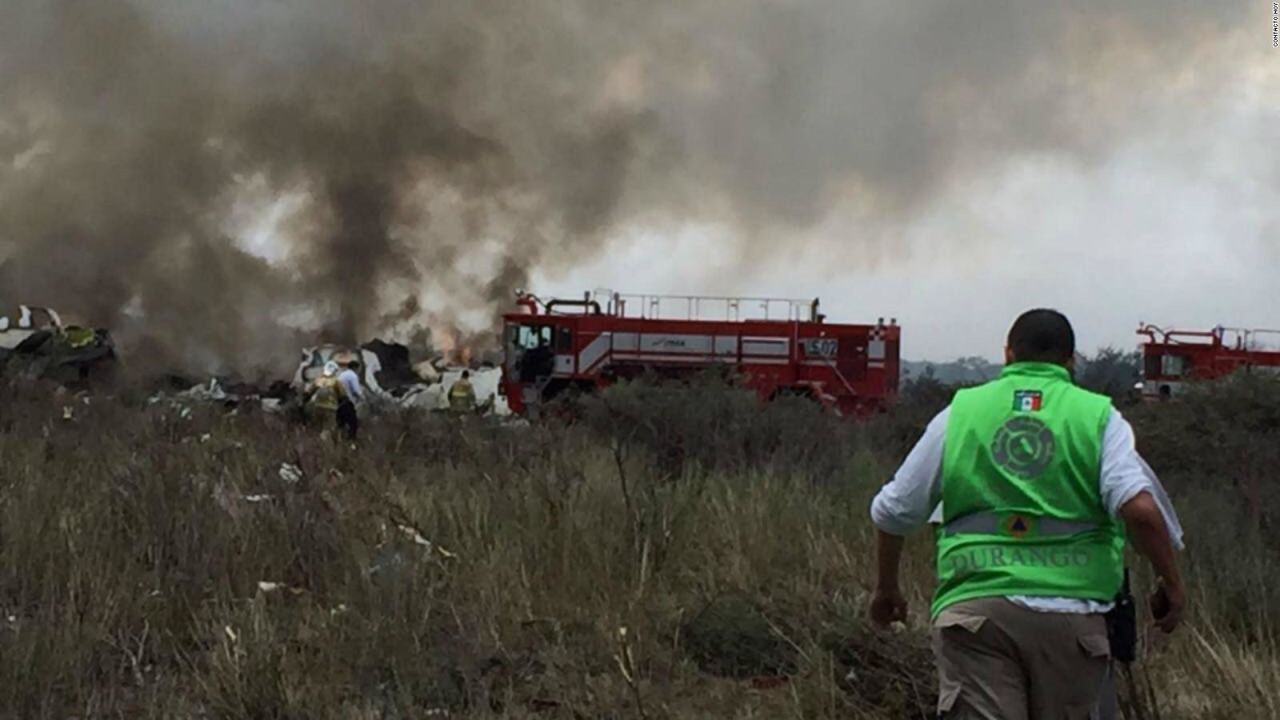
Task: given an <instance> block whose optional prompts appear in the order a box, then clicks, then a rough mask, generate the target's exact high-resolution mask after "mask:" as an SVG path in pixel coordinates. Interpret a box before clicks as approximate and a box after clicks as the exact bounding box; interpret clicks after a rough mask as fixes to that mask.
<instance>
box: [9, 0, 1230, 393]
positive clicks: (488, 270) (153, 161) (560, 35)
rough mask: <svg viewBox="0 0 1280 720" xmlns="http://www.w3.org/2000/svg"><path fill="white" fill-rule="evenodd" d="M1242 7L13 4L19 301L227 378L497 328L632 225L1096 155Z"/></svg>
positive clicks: (751, 238) (887, 214)
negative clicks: (550, 279)
mask: <svg viewBox="0 0 1280 720" xmlns="http://www.w3.org/2000/svg"><path fill="white" fill-rule="evenodd" d="M1245 9H1248V6H1247V5H1246V4H1245V3H1236V2H1225V3H1172V4H1170V3H1167V2H1161V3H1155V2H1136V3H1123V4H1118V3H1113V2H1104V1H1103V0H1085V1H1082V2H1075V3H1071V4H1069V5H1068V4H1059V3H1026V2H1012V1H1009V0H1006V1H1002V2H1001V1H990V2H971V3H945V4H939V5H937V6H936V7H926V6H925V4H920V3H898V2H847V1H845V0H809V1H805V0H670V1H668V0H642V1H641V0H619V1H618V2H608V3H601V2H589V1H588V0H558V1H554V2H553V1H551V0H546V1H545V2H543V1H534V2H509V1H504V2H499V1H497V0H469V1H468V2H457V1H452V0H416V1H411V0H379V2H357V1H356V0H345V1H344V0H276V1H275V2H269V3H268V2H251V1H250V0H240V1H237V0H185V1H182V0H132V1H131V0H7V1H6V2H5V3H4V4H3V7H2V8H0V302H4V303H6V304H10V305H11V304H16V303H17V302H26V303H31V304H48V305H52V306H55V307H58V308H61V309H63V310H64V311H65V312H67V313H69V314H72V315H78V316H80V317H81V318H82V319H84V320H85V321H88V322H92V323H96V324H102V325H106V326H109V327H113V328H115V329H116V330H117V332H118V333H121V334H124V335H125V336H126V338H127V339H130V340H131V341H132V342H134V343H136V347H140V348H149V349H150V350H152V351H153V353H154V354H155V356H157V357H162V358H164V359H165V361H166V362H172V363H179V364H184V365H186V366H189V367H192V368H200V369H210V370H218V369H228V368H239V369H248V368H252V367H259V366H276V367H278V366H279V365H280V364H281V363H282V362H284V363H287V362H288V360H290V359H292V358H293V357H294V355H293V353H294V351H295V350H296V347H297V345H298V343H299V342H300V340H301V338H304V337H306V338H308V339H315V338H316V337H319V336H323V337H328V338H330V339H334V340H340V341H350V340H354V339H358V338H362V337H365V336H368V335H370V334H373V333H376V332H383V331H389V330H391V329H397V328H398V329H399V330H401V331H405V330H406V329H412V328H414V327H422V326H424V325H430V326H433V327H437V328H453V329H454V332H459V333H465V332H469V331H475V330H481V329H484V328H487V327H489V326H490V324H491V322H492V319H493V318H494V316H495V314H496V312H497V311H498V310H499V309H500V308H502V307H503V306H504V305H505V304H506V302H507V300H508V298H509V296H510V293H511V291H512V290H513V289H514V288H516V287H519V286H521V285H522V284H523V283H524V282H525V279H526V277H527V275H528V273H529V272H530V271H531V270H532V269H534V268H545V267H564V266H570V265H572V264H573V263H575V262H580V261H583V260H585V259H587V258H588V257H590V255H591V254H592V253H593V252H596V251H597V250H598V249H599V248H600V247H602V245H603V243H604V242H605V241H606V240H608V239H609V238H610V237H612V236H614V235H615V234H616V233H619V232H620V231H622V230H625V229H628V228H635V227H645V228H650V229H663V228H671V227H677V226H679V225H681V224H683V223H685V222H691V221H697V222H713V223H719V224H723V225H725V226H727V227H730V228H733V229H734V231H735V233H736V234H737V235H738V236H739V237H741V238H742V242H744V243H747V244H748V245H750V246H751V247H756V245H753V243H756V244H758V241H757V240H756V238H761V237H765V236H769V237H773V238H777V237H784V238H785V237H787V233H789V232H793V231H794V232H797V233H800V232H802V231H803V230H805V229H806V228H811V227H813V226H814V225H815V224H817V223H819V222H820V221H822V220H823V219H824V218H825V217H827V216H828V214H829V213H830V211H831V210H832V208H834V207H837V206H844V207H854V208H856V209H857V212H858V213H859V214H860V215H861V216H862V217H866V218H871V219H874V220H876V221H879V222H883V223H886V224H887V225H888V226H890V227H891V226H892V224H893V222H895V220H896V219H899V218H903V217H906V216H907V215H908V214H910V213H911V212H912V211H913V210H915V209H918V208H919V207H921V206H922V205H924V204H927V203H928V202H929V200H930V198H931V196H932V195H933V194H934V193H935V192H937V191H938V189H939V188H942V187H945V186H948V185H951V184H954V183H958V182H959V183H962V182H964V181H965V178H967V177H972V176H973V175H975V174H978V173H981V172H983V170H984V168H988V167H990V166H991V165H992V164H993V163H995V162H998V161H999V160H1000V159H1002V158H1004V157H1007V156H1009V155H1010V154H1015V153H1019V152H1033V151H1038V150H1048V151H1060V152H1066V153H1070V154H1071V155H1074V156H1077V157H1080V158H1084V159H1086V160H1087V159H1088V158H1090V157H1097V156H1100V155H1105V153H1106V151H1107V149H1108V148H1109V147H1111V146H1113V145H1114V144H1115V143H1116V142H1118V141H1119V139H1120V138H1122V137H1124V136H1125V135H1126V134H1129V133H1133V132H1135V131H1136V130H1135V127H1134V123H1132V122H1130V120H1129V116H1130V114H1131V113H1132V112H1133V110H1134V108H1135V107H1137V106H1140V105H1141V104H1142V103H1143V102H1144V98H1149V97H1150V96H1152V95H1153V94H1160V93H1165V92H1175V91H1186V90H1187V88H1188V86H1196V85H1198V84H1199V83H1201V82H1205V80H1204V79H1203V78H1200V79H1197V78H1196V69H1197V65H1198V63H1201V62H1202V61H1203V58H1204V57H1206V56H1207V55H1209V54H1212V53H1213V51H1214V50H1215V49H1216V48H1218V47H1219V46H1221V45H1224V44H1226V43H1228V42H1229V41H1231V39H1232V38H1233V37H1234V35H1235V34H1236V31H1235V28H1236V27H1237V25H1239V24H1240V18H1241V16H1242V12H1241V11H1242V10H1245ZM1188 78H1190V79H1188Z"/></svg>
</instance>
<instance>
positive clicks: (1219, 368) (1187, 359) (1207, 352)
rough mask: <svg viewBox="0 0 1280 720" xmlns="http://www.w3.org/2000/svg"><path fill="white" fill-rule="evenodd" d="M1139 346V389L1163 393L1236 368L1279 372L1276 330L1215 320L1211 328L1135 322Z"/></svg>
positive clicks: (1153, 395) (1150, 395)
mask: <svg viewBox="0 0 1280 720" xmlns="http://www.w3.org/2000/svg"><path fill="white" fill-rule="evenodd" d="M1138 335H1140V336H1142V337H1144V338H1146V340H1145V342H1143V343H1142V344H1141V350H1142V385H1141V387H1142V395H1143V397H1144V398H1146V399H1165V398H1168V397H1171V396H1173V395H1175V394H1177V393H1178V392H1179V391H1180V390H1181V389H1182V388H1183V387H1184V386H1185V384H1186V383H1187V382H1193V381H1197V380H1214V379H1217V378H1221V377H1226V376H1227V375H1230V374H1232V373H1235V372H1237V371H1245V372H1253V371H1255V370H1261V371H1269V372H1280V348H1278V347H1277V344H1278V343H1277V341H1280V330H1246V329H1241V328H1228V327H1222V326H1218V327H1216V328H1213V329H1212V330H1164V329H1161V328H1159V327H1157V326H1155V325H1149V324H1146V323H1143V324H1140V325H1139V326H1138Z"/></svg>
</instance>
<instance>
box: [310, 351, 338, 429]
mask: <svg viewBox="0 0 1280 720" xmlns="http://www.w3.org/2000/svg"><path fill="white" fill-rule="evenodd" d="M340 392H341V390H340V388H339V387H338V364H337V363H336V362H333V361H332V360H330V361H329V362H327V363H325V365H324V369H323V370H321V372H320V376H319V377H317V378H316V379H315V380H314V381H312V383H311V386H310V387H309V388H308V390H307V400H306V406H305V407H306V410H307V417H308V419H309V420H312V421H314V420H315V418H316V417H323V418H325V419H326V420H327V419H328V418H331V417H333V416H334V414H335V413H337V412H338V400H339V397H338V396H339V393H340Z"/></svg>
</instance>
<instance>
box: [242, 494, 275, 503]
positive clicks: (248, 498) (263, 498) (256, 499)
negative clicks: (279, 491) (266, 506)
mask: <svg viewBox="0 0 1280 720" xmlns="http://www.w3.org/2000/svg"><path fill="white" fill-rule="evenodd" d="M274 497H275V496H274V495H245V496H244V501H245V502H251V503H260V502H267V501H268V500H271V499H272V498H274Z"/></svg>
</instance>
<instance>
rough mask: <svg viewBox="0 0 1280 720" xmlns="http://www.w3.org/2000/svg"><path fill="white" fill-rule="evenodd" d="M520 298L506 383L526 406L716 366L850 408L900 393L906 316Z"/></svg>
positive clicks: (886, 401)
mask: <svg viewBox="0 0 1280 720" xmlns="http://www.w3.org/2000/svg"><path fill="white" fill-rule="evenodd" d="M516 306H517V308H516V311H514V312H511V313H508V314H507V315H505V316H504V324H505V331H504V335H503V349H504V356H505V362H504V364H503V369H502V381H501V384H500V390H501V392H502V393H503V394H504V395H505V396H506V398H507V402H508V404H509V406H510V407H511V410H512V412H515V413H518V414H536V410H537V408H538V407H539V406H540V405H541V404H542V403H545V402H547V401H550V400H552V399H554V398H555V397H557V396H558V395H560V394H561V393H564V392H566V391H569V390H577V391H594V390H596V389H599V388H602V387H605V386H607V385H609V384H610V383H613V382H615V381H617V380H621V379H627V378H634V377H638V376H640V375H643V374H646V373H653V374H655V375H657V376H659V377H684V376H689V375H692V374H695V373H697V372H699V371H703V370H706V369H708V368H713V367H723V368H727V369H730V370H731V371H733V373H734V374H735V375H737V376H738V377H739V378H740V379H741V381H742V382H743V383H744V384H745V385H746V386H748V387H751V388H753V389H754V390H755V391H756V392H757V393H758V394H759V395H760V397H761V398H765V399H771V398H774V397H777V396H780V395H784V394H794V395H800V396H804V397H808V398H812V399H813V400H815V401H816V402H818V403H820V404H822V405H823V406H824V407H826V408H828V409H830V410H832V411H834V412H837V413H839V414H841V415H861V414H869V413H872V412H876V411H878V410H882V409H884V408H886V407H888V406H889V405H890V404H892V403H893V401H894V399H895V398H896V396H897V392H898V347H899V337H900V329H899V327H898V324H897V321H896V320H890V321H889V322H888V323H885V322H884V319H883V318H881V319H880V320H879V321H877V322H876V323H875V324H874V325H847V324H835V323H828V322H826V316H825V315H822V314H821V313H820V312H819V304H818V300H816V299H815V300H785V299H765V298H724V297H721V298H713V297H676V296H666V295H621V294H618V293H614V292H608V291H597V292H595V293H585V294H584V296H583V297H582V299H576V300H563V299H556V300H548V301H546V302H543V301H542V300H540V299H539V298H537V297H535V296H534V295H531V294H529V293H525V292H520V293H518V294H517V298H516Z"/></svg>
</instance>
